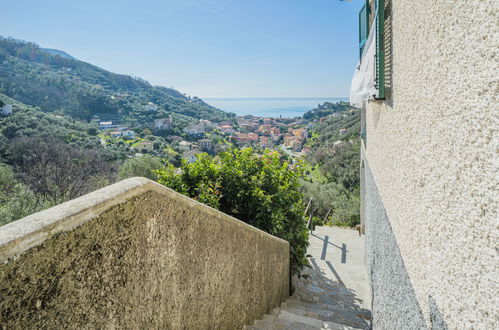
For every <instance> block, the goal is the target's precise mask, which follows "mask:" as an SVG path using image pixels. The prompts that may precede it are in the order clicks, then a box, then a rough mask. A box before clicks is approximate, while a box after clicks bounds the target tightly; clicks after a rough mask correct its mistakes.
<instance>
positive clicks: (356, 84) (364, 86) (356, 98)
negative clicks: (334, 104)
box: [350, 22, 377, 108]
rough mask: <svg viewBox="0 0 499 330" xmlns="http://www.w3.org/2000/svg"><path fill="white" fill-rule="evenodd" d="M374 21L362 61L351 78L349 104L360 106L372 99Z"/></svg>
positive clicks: (374, 70)
mask: <svg viewBox="0 0 499 330" xmlns="http://www.w3.org/2000/svg"><path fill="white" fill-rule="evenodd" d="M375 85H376V23H375V22H374V23H373V25H372V26H371V32H369V36H368V38H367V41H366V43H365V46H364V50H363V52H362V61H361V62H360V64H359V65H357V68H356V69H355V73H354V75H353V78H352V85H351V87H350V104H351V105H352V106H354V107H357V108H362V107H364V106H365V103H366V101H367V100H369V99H371V100H372V99H374V96H375V95H376V94H377V90H376V87H375Z"/></svg>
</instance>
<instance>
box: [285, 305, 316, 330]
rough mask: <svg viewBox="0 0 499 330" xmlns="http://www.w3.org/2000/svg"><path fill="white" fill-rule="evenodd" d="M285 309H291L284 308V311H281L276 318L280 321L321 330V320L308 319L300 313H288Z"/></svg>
mask: <svg viewBox="0 0 499 330" xmlns="http://www.w3.org/2000/svg"><path fill="white" fill-rule="evenodd" d="M287 309H291V307H285V308H284V309H281V312H280V313H279V316H278V318H279V319H281V320H288V321H292V322H296V323H302V324H304V325H308V326H310V327H312V328H314V329H321V328H322V325H323V322H322V320H319V319H316V318H313V317H308V316H305V315H301V313H293V312H290V311H288V310H287Z"/></svg>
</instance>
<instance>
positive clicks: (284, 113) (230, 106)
mask: <svg viewBox="0 0 499 330" xmlns="http://www.w3.org/2000/svg"><path fill="white" fill-rule="evenodd" d="M203 101H205V102H206V103H208V104H210V105H212V106H214V107H216V108H218V109H221V110H224V111H227V112H233V113H235V114H236V115H238V116H244V115H253V116H256V117H272V118H279V117H282V118H294V117H301V116H302V115H303V114H304V113H305V112H307V111H309V110H312V109H315V108H317V106H318V105H319V104H322V103H324V102H333V103H336V102H339V101H348V98H347V97H324V98H307V97H299V98H204V99H203Z"/></svg>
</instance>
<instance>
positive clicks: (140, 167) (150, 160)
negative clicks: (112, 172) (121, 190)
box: [119, 155, 164, 180]
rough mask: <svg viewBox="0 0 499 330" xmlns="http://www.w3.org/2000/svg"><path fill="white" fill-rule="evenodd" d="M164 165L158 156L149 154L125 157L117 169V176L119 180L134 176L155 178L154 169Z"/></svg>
mask: <svg viewBox="0 0 499 330" xmlns="http://www.w3.org/2000/svg"><path fill="white" fill-rule="evenodd" d="M163 167H164V164H163V162H162V161H161V159H160V158H158V157H154V156H151V155H144V156H141V157H135V158H131V159H127V160H126V161H125V163H123V165H122V166H121V168H120V170H119V178H120V179H121V180H123V179H126V178H131V177H134V176H141V177H144V178H148V179H151V180H156V179H157V175H156V173H155V172H154V171H155V170H160V169H162V168H163Z"/></svg>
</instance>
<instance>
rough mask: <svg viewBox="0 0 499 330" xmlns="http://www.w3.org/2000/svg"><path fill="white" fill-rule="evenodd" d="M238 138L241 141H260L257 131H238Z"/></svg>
mask: <svg viewBox="0 0 499 330" xmlns="http://www.w3.org/2000/svg"><path fill="white" fill-rule="evenodd" d="M236 140H237V141H238V142H239V143H254V142H257V141H258V135H257V134H255V133H240V132H237V133H236Z"/></svg>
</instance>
